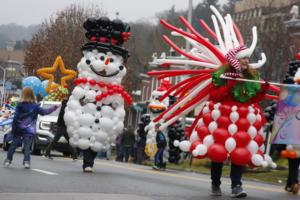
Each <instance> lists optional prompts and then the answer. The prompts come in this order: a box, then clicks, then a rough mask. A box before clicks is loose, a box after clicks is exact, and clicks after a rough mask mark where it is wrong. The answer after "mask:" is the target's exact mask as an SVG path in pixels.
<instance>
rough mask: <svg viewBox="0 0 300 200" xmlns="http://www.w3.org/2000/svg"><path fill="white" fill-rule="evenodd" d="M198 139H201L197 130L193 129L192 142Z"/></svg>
mask: <svg viewBox="0 0 300 200" xmlns="http://www.w3.org/2000/svg"><path fill="white" fill-rule="evenodd" d="M196 140H199V137H198V134H197V131H193V132H192V134H191V136H190V142H191V143H193V142H194V141H196Z"/></svg>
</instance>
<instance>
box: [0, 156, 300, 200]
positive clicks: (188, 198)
mask: <svg viewBox="0 0 300 200" xmlns="http://www.w3.org/2000/svg"><path fill="white" fill-rule="evenodd" d="M4 158H5V152H3V151H2V150H0V159H1V162H3V160H4ZM81 164H82V161H80V160H79V161H77V162H73V161H72V160H71V159H67V158H62V157H55V158H54V160H49V159H46V158H44V157H41V156H32V168H31V169H30V170H26V169H24V168H23V166H22V154H21V153H17V154H16V155H15V158H14V161H13V164H12V166H11V167H10V168H4V167H3V166H0V200H15V199H16V200H19V199H20V200H62V199H63V200H71V199H72V200H79V199H80V200H96V199H97V200H99V199H101V200H102V199H107V200H122V199H124V200H129V199H130V200H200V199H203V200H204V199H205V200H215V199H217V200H223V199H231V198H230V181H229V180H228V179H226V178H224V179H223V183H222V191H223V196H222V197H211V196H210V178H209V176H207V175H201V174H195V173H189V172H179V171H173V170H167V171H165V172H160V171H154V170H152V169H151V168H150V167H147V166H140V165H133V164H129V163H128V164H126V163H118V162H114V161H106V160H97V161H96V163H95V167H94V168H95V169H94V173H83V172H82V169H81ZM244 188H245V190H246V191H247V192H248V197H247V199H249V200H252V199H256V200H267V199H272V200H275V199H284V200H285V199H298V200H299V199H300V197H299V195H298V196H293V195H288V194H286V193H285V192H284V191H283V189H282V187H280V186H275V185H269V184H263V183H257V182H250V181H244Z"/></svg>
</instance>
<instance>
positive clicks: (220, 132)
mask: <svg viewBox="0 0 300 200" xmlns="http://www.w3.org/2000/svg"><path fill="white" fill-rule="evenodd" d="M212 135H213V137H214V140H215V143H217V144H222V145H224V144H225V142H226V140H227V139H228V138H229V137H230V134H229V132H228V131H227V129H224V128H217V129H216V130H215V131H214V132H213V134H212Z"/></svg>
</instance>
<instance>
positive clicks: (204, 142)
mask: <svg viewBox="0 0 300 200" xmlns="http://www.w3.org/2000/svg"><path fill="white" fill-rule="evenodd" d="M211 10H212V11H213V13H214V14H213V15H212V20H213V25H214V29H215V30H214V31H213V30H212V29H211V28H210V27H209V26H208V25H207V24H206V23H205V22H204V21H203V20H200V23H201V25H202V27H203V28H204V30H205V31H206V32H207V33H208V34H209V35H210V36H211V38H212V39H214V40H215V42H216V43H217V45H216V46H215V45H213V43H211V42H209V41H208V40H207V39H206V38H204V37H203V36H202V35H201V34H200V33H198V32H197V31H196V30H195V29H194V28H193V27H192V26H191V25H190V24H189V23H188V22H187V21H186V20H185V19H184V18H183V17H179V19H180V20H181V22H182V23H183V24H184V25H185V26H186V28H187V29H189V31H190V33H189V32H185V31H183V30H182V29H181V28H177V27H174V26H172V25H170V24H168V23H167V22H166V21H164V20H161V23H162V24H163V25H164V26H165V27H167V28H168V29H170V30H172V31H173V32H172V34H173V35H175V36H181V37H183V38H184V39H185V40H187V41H188V42H189V43H190V44H191V45H192V47H193V48H192V50H191V51H189V52H186V51H184V50H182V49H180V48H179V47H178V46H176V45H175V44H174V43H173V42H172V41H171V40H170V39H169V38H168V37H167V36H163V39H164V40H165V41H166V42H167V43H168V44H169V45H170V46H172V47H173V49H175V50H176V51H177V52H178V53H180V54H181V55H183V56H185V57H186V58H187V60H179V59H178V60H177V59H158V60H157V62H159V63H160V64H162V65H163V66H166V65H170V64H172V65H174V64H178V65H182V64H186V65H191V66H196V67H197V66H198V67H204V68H205V69H193V70H188V69H187V70H166V71H152V72H149V73H148V74H149V75H153V76H157V78H158V79H161V78H165V77H171V76H179V75H190V77H189V78H187V79H185V80H183V81H181V82H179V83H178V84H176V85H175V86H173V87H172V88H171V89H170V90H168V92H167V93H166V94H165V95H164V96H163V97H162V98H161V100H163V99H164V98H166V97H167V96H168V95H169V94H170V93H174V95H175V96H178V100H177V102H176V103H175V104H173V105H172V106H171V107H169V108H168V109H167V110H166V111H164V112H163V113H162V114H160V115H159V116H158V117H157V118H156V119H155V120H154V122H159V123H162V126H161V129H164V128H166V127H168V126H169V125H171V124H172V123H173V122H175V121H176V120H177V119H178V118H179V117H181V116H182V115H184V114H187V113H189V112H190V111H191V110H193V109H194V108H195V107H196V106H199V105H201V104H202V103H203V102H206V103H205V105H204V106H203V109H202V111H201V112H200V113H199V115H198V116H197V117H196V119H195V120H194V122H193V124H192V127H191V131H190V133H188V134H187V135H188V137H189V138H188V140H185V141H181V142H179V141H176V142H174V144H175V146H179V147H180V149H181V150H182V151H185V152H188V151H189V152H190V153H191V154H192V155H193V156H194V157H196V158H205V157H208V158H210V159H211V160H212V162H213V163H218V166H217V167H219V169H217V170H216V171H218V172H219V174H212V176H213V177H214V178H213V185H214V180H215V182H217V183H215V184H216V189H219V185H220V177H221V169H222V162H223V161H225V160H226V159H230V160H231V163H232V164H233V165H234V166H237V168H239V172H240V173H239V174H235V176H236V177H233V176H232V177H231V178H232V181H233V183H232V189H233V190H232V192H233V195H234V196H235V195H236V193H238V194H242V195H243V196H244V195H245V193H243V191H242V189H241V187H240V186H241V182H240V179H241V173H242V168H241V167H242V166H245V165H250V166H268V165H270V166H272V167H276V164H275V163H273V161H272V159H271V158H270V156H268V155H266V154H265V155H264V153H263V150H264V145H263V142H264V137H263V131H262V126H263V125H264V123H265V119H264V116H263V113H262V111H261V109H260V107H259V106H258V102H259V101H260V100H261V99H262V98H269V99H276V98H277V96H272V95H269V94H266V91H267V90H271V91H274V92H276V93H278V92H279V89H278V88H277V87H274V86H269V84H259V82H258V81H255V80H259V79H260V77H259V74H258V73H257V72H256V71H255V70H256V69H258V68H260V67H262V66H263V64H264V63H265V61H266V57H265V54H264V53H262V54H261V56H262V59H261V60H259V61H258V62H257V63H249V57H250V56H251V55H252V53H253V51H254V49H255V46H256V43H257V30H256V27H253V28H252V34H253V41H252V44H251V46H250V48H246V47H245V44H244V40H243V38H242V36H241V34H240V32H239V30H238V28H237V27H236V25H235V24H234V22H233V21H232V18H231V16H230V15H226V16H225V17H224V18H223V17H222V16H221V14H220V13H219V12H218V11H217V10H216V8H215V7H213V6H211ZM219 25H221V29H220V28H219ZM221 30H222V32H221ZM223 76H226V77H231V79H234V78H242V79H243V80H245V81H233V80H227V79H224V78H222V77H223ZM246 79H247V80H246ZM249 79H250V81H251V80H252V81H253V80H254V82H249ZM232 171H235V170H234V169H233V170H232ZM234 179H236V180H234ZM236 186H239V187H236ZM236 189H238V190H236ZM235 191H237V192H235ZM240 192H242V193H240Z"/></svg>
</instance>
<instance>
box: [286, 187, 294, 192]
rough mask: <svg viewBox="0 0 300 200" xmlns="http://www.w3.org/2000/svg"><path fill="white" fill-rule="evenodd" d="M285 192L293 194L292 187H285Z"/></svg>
mask: <svg viewBox="0 0 300 200" xmlns="http://www.w3.org/2000/svg"><path fill="white" fill-rule="evenodd" d="M284 190H285V191H287V192H292V187H291V186H285V188H284Z"/></svg>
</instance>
